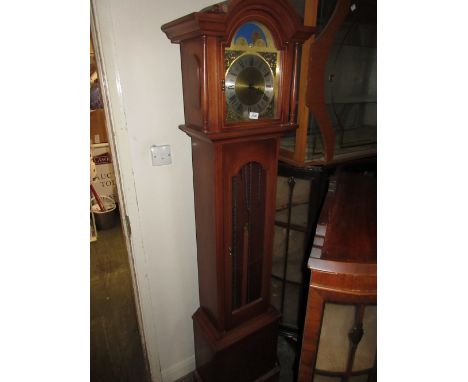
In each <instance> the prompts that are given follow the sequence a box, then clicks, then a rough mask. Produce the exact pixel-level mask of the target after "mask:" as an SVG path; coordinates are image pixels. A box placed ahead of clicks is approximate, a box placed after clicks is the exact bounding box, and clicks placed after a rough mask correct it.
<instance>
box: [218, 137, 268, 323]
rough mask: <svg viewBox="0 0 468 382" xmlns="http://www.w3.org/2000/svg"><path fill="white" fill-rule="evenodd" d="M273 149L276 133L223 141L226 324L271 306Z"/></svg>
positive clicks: (244, 318)
mask: <svg viewBox="0 0 468 382" xmlns="http://www.w3.org/2000/svg"><path fill="white" fill-rule="evenodd" d="M276 150H277V142H276V140H274V139H269V140H262V141H256V142H255V141H254V142H241V143H232V144H225V145H224V146H223V177H224V185H223V191H224V192H223V198H224V199H223V202H224V203H223V205H224V206H225V208H226V210H225V215H224V216H225V225H224V235H225V239H226V240H225V257H224V258H225V275H226V277H225V282H226V284H225V296H226V300H225V301H226V303H225V307H226V322H227V325H228V326H229V327H233V326H236V325H237V324H239V323H241V322H243V321H245V320H248V319H249V318H251V317H253V316H255V315H257V314H258V313H260V312H262V311H265V310H266V309H267V307H268V306H269V280H270V279H269V277H268V276H269V274H270V270H271V245H272V243H271V242H272V232H273V231H272V227H273V216H274V215H273V212H274V196H275V187H276V182H275V179H276V160H275V157H276Z"/></svg>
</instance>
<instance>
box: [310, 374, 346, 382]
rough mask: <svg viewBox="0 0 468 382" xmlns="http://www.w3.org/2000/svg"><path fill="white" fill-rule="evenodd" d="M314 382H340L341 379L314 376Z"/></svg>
mask: <svg viewBox="0 0 468 382" xmlns="http://www.w3.org/2000/svg"><path fill="white" fill-rule="evenodd" d="M314 382H341V377H328V376H325V375H318V374H315V376H314Z"/></svg>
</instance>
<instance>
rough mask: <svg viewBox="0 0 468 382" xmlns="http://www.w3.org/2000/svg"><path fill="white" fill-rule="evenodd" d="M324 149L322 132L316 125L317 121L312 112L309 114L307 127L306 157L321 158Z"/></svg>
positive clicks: (310, 158)
mask: <svg viewBox="0 0 468 382" xmlns="http://www.w3.org/2000/svg"><path fill="white" fill-rule="evenodd" d="M323 155H324V149H323V140H322V133H321V132H320V129H319V127H318V124H317V121H316V120H315V117H314V115H313V114H312V113H310V114H309V126H308V128H307V147H306V159H307V160H309V161H310V160H318V159H323Z"/></svg>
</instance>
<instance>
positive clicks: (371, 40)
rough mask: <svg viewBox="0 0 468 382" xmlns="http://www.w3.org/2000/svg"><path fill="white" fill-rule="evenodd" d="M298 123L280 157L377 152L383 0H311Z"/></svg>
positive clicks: (304, 162)
mask: <svg viewBox="0 0 468 382" xmlns="http://www.w3.org/2000/svg"><path fill="white" fill-rule="evenodd" d="M304 22H305V23H306V25H311V26H314V27H316V28H317V36H312V37H311V38H310V39H309V40H308V41H307V42H306V43H305V44H304V49H303V51H302V63H301V81H300V86H299V105H298V125H299V128H298V129H297V130H296V131H294V132H290V133H288V134H287V135H286V136H285V137H284V138H283V139H282V140H281V145H280V159H281V160H283V161H285V162H288V163H291V164H294V165H296V166H311V165H322V164H326V163H332V162H343V161H347V160H350V159H356V158H363V157H369V156H373V155H376V152H377V0H324V1H319V0H305V12H304Z"/></svg>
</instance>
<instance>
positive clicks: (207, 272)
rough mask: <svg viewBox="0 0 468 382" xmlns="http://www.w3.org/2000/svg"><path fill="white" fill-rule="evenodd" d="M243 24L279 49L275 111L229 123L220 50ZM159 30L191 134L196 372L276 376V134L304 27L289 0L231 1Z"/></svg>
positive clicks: (206, 376)
mask: <svg viewBox="0 0 468 382" xmlns="http://www.w3.org/2000/svg"><path fill="white" fill-rule="evenodd" d="M246 23H255V24H256V25H259V26H262V27H264V28H266V29H265V30H267V31H268V32H269V33H271V38H272V40H273V41H274V45H275V49H277V51H278V57H279V60H278V66H277V68H275V76H276V77H275V78H276V79H277V84H276V86H275V88H274V97H271V99H273V98H274V99H275V101H274V102H275V109H274V112H273V113H272V116H273V118H269V117H265V116H263V117H262V118H258V119H245V118H241V119H239V120H234V121H233V120H232V119H229V118H227V115H226V113H227V111H226V97H225V94H226V92H225V90H226V89H225V78H226V77H225V76H226V67H227V65H226V62H225V57H226V56H225V51H226V49H227V48H228V47H230V46H231V44H232V39H233V37H234V36H235V34H236V31H238V30H239V28H240V27H241V26H242V25H245V24H246ZM162 30H163V31H164V32H165V33H166V35H167V37H168V38H169V39H170V40H171V42H173V43H178V44H180V52H181V67H182V83H183V95H184V112H185V124H184V125H182V126H180V128H181V129H182V130H183V131H184V132H186V133H187V134H188V135H189V136H190V137H191V141H192V164H193V182H194V202H195V219H196V234H197V261H198V279H199V295H200V308H199V309H198V310H197V311H196V312H195V314H194V315H193V323H194V335H195V358H196V366H197V370H196V376H197V378H198V380H201V381H232V382H234V381H242V382H248V381H260V380H261V381H273V380H277V377H278V372H279V368H278V365H277V362H276V342H277V335H278V322H279V318H280V315H279V313H278V312H277V311H276V310H275V309H274V308H273V307H272V306H271V304H270V282H271V281H270V277H271V268H272V263H271V262H272V246H273V228H274V214H275V195H276V178H277V163H278V152H279V138H280V136H281V135H282V134H283V133H284V132H286V131H290V130H293V129H295V128H296V127H297V125H296V124H295V105H296V98H297V72H298V54H299V49H300V45H301V44H302V43H303V41H304V40H305V39H307V38H308V37H309V36H310V35H311V34H312V33H313V28H309V27H304V26H303V25H302V22H301V20H300V18H299V16H298V15H297V14H296V13H295V11H294V9H293V8H292V6H291V5H290V3H289V1H288V0H232V1H228V2H224V3H220V4H217V5H215V6H212V7H209V8H206V9H204V10H202V11H200V12H195V13H192V14H189V15H187V16H184V17H181V18H179V19H177V20H174V21H172V22H170V23H167V24H165V25H163V26H162ZM246 52H248V49H247V48H246ZM271 67H272V66H270V68H271ZM276 69H277V70H276ZM248 86H249V87H252V86H253V85H251V84H249V85H248ZM262 86H263V85H262ZM258 88H260V87H258ZM262 89H263V88H262ZM250 90H252V89H250ZM250 90H248V91H250ZM257 90H258V89H257ZM259 114H260V113H259Z"/></svg>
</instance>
